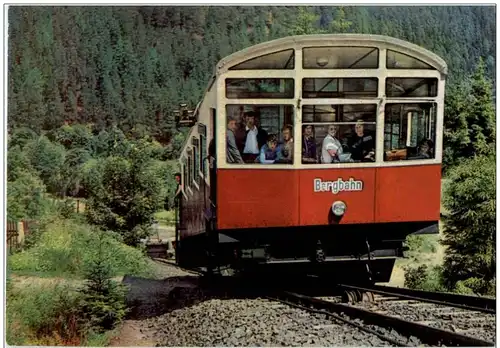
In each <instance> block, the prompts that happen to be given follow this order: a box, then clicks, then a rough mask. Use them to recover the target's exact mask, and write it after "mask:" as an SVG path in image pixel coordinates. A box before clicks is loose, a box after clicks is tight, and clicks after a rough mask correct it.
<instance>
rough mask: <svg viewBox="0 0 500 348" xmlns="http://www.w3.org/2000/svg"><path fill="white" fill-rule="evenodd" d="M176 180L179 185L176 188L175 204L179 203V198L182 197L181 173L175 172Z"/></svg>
mask: <svg viewBox="0 0 500 348" xmlns="http://www.w3.org/2000/svg"><path fill="white" fill-rule="evenodd" d="M174 177H175V182H176V184H177V187H176V189H175V198H174V202H175V205H177V204H178V203H179V199H180V197H181V192H182V183H181V173H175V176H174Z"/></svg>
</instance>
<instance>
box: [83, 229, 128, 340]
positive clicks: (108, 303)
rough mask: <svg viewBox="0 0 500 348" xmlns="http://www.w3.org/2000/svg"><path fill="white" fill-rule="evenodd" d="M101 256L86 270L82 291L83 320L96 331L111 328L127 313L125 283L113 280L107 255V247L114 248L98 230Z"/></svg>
mask: <svg viewBox="0 0 500 348" xmlns="http://www.w3.org/2000/svg"><path fill="white" fill-rule="evenodd" d="M96 239H98V243H99V250H98V255H97V257H95V258H94V259H93V260H91V261H90V262H89V263H88V266H87V267H86V269H85V277H86V279H87V284H86V286H85V288H83V289H82V290H81V293H82V295H83V300H84V301H83V306H82V309H83V313H84V319H85V321H86V323H87V325H88V326H89V328H93V329H94V331H97V332H98V333H101V332H103V331H105V330H111V329H113V328H114V327H115V325H116V324H117V323H118V322H120V321H121V320H122V319H123V317H124V316H125V314H126V312H127V311H126V307H125V295H126V289H125V287H124V286H123V285H121V284H118V283H116V282H115V281H113V280H111V279H110V278H111V276H112V269H111V267H110V265H109V263H108V262H107V259H106V258H105V250H106V249H108V248H109V247H111V245H110V239H109V238H107V236H105V235H104V233H103V232H99V233H97V238H96Z"/></svg>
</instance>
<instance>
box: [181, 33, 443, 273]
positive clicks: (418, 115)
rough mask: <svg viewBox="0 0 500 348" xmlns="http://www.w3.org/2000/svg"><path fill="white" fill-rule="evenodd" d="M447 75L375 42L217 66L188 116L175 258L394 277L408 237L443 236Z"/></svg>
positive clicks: (425, 58)
mask: <svg viewBox="0 0 500 348" xmlns="http://www.w3.org/2000/svg"><path fill="white" fill-rule="evenodd" d="M446 75H447V66H446V63H445V62H444V61H443V60H442V59H441V58H440V57H438V56H437V55H435V54H433V53H432V52H429V51H428V50H426V49H423V48H422V47H419V46H416V45H414V44H411V43H409V42H406V41H402V40H399V39H395V38H391V37H387V36H379V35H363V34H325V35H304V36H292V37H286V38H282V39H278V40H273V41H270V42H266V43H262V44H258V45H255V46H252V47H249V48H247V49H244V50H242V51H239V52H236V53H234V54H232V55H230V56H228V57H226V58H224V59H222V60H221V61H220V62H219V63H218V64H217V66H216V68H215V71H214V75H213V78H212V79H211V81H210V83H209V84H208V87H207V89H206V91H205V94H204V97H203V100H202V101H201V102H200V103H199V104H198V106H197V107H196V109H195V110H194V113H193V114H192V117H188V118H187V119H185V120H184V126H188V127H190V130H189V133H188V136H187V139H186V142H185V144H184V146H183V148H182V151H181V155H180V159H179V161H180V166H181V168H182V170H181V173H182V185H183V186H182V187H183V189H182V199H181V202H180V205H179V221H178V224H177V231H176V232H177V233H176V239H177V243H176V245H177V250H176V257H177V262H178V263H179V264H180V265H182V266H184V267H193V268H196V267H206V268H207V269H209V270H219V269H220V267H230V268H233V269H240V270H247V269H248V270H250V269H252V270H256V269H257V270H259V269H261V270H264V269H265V270H272V271H277V272H292V273H295V274H304V273H306V274H316V275H318V276H326V277H332V278H335V279H339V281H340V280H341V279H342V280H344V278H349V280H351V281H357V280H359V281H371V282H387V281H389V279H390V276H391V272H392V268H393V266H394V262H395V260H396V259H397V258H398V257H401V256H402V251H403V245H404V244H403V242H404V241H405V239H406V237H407V236H408V235H409V234H427V233H438V221H439V218H440V197H441V158H442V137H443V109H444V92H445V79H446ZM268 154H270V155H271V157H267V156H268ZM273 156H274V157H273Z"/></svg>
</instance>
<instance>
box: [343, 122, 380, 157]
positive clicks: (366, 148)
mask: <svg viewBox="0 0 500 348" xmlns="http://www.w3.org/2000/svg"><path fill="white" fill-rule="evenodd" d="M354 132H355V133H354V135H353V136H352V138H351V143H350V145H349V147H350V148H351V153H352V159H353V160H355V161H374V160H375V137H374V136H373V135H371V134H368V133H366V132H365V125H364V122H363V121H362V120H358V121H357V122H356V125H355V126H354Z"/></svg>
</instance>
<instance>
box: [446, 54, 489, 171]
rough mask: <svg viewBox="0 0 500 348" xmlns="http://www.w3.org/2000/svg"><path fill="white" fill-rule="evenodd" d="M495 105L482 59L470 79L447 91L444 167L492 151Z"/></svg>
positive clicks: (486, 154)
mask: <svg viewBox="0 0 500 348" xmlns="http://www.w3.org/2000/svg"><path fill="white" fill-rule="evenodd" d="M495 127H496V125H495V108H494V102H493V93H492V82H491V81H490V80H489V79H488V78H486V73H485V65H484V61H483V60H482V59H480V60H479V63H478V65H477V67H476V71H475V72H474V74H473V75H472V77H471V78H470V81H467V80H466V81H464V82H463V84H461V85H458V86H454V87H452V88H450V90H449V92H448V93H447V99H446V108H445V132H444V158H443V162H444V167H445V168H446V169H448V168H450V167H452V166H454V165H457V164H459V163H461V162H462V161H463V159H464V158H471V157H473V156H476V155H485V156H488V155H491V154H494V153H495V140H496V138H495V137H496V132H495Z"/></svg>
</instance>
